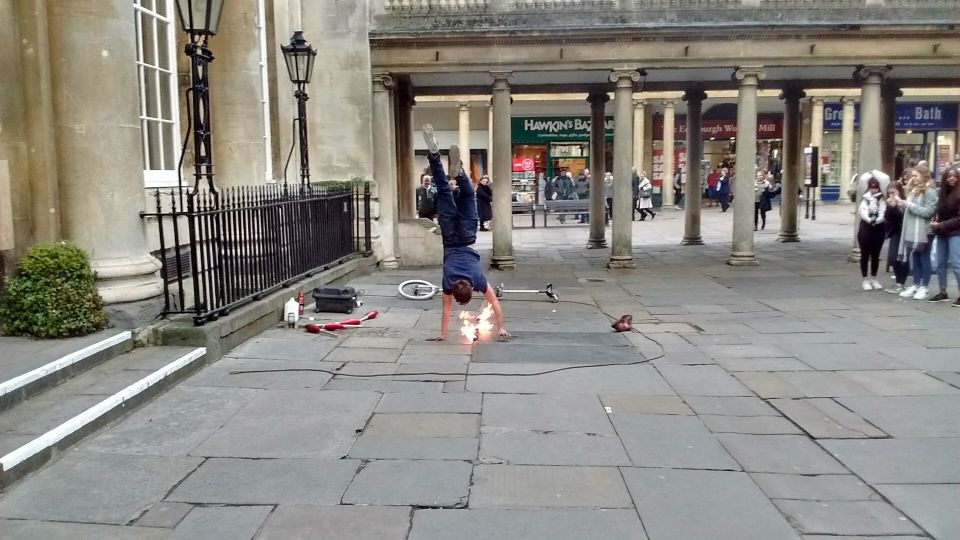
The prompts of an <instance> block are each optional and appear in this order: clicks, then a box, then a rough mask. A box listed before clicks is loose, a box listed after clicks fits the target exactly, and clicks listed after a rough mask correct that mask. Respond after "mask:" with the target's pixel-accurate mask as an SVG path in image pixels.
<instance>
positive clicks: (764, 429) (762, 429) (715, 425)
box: [700, 415, 803, 435]
mask: <svg viewBox="0 0 960 540" xmlns="http://www.w3.org/2000/svg"><path fill="white" fill-rule="evenodd" d="M700 420H701V421H702V422H703V423H704V425H706V426H707V429H709V430H710V431H712V432H713V433H750V434H754V435H799V434H801V433H803V432H802V431H800V428H798V427H797V426H795V425H794V424H793V423H792V422H790V421H789V420H787V419H786V418H781V417H779V416H755V417H749V416H714V415H705V416H701V417H700Z"/></svg>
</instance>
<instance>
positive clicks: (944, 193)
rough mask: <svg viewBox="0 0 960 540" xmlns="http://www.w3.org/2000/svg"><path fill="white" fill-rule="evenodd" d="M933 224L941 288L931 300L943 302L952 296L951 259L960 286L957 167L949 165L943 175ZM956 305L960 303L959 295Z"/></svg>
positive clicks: (959, 188) (931, 225) (959, 221)
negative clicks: (948, 280)
mask: <svg viewBox="0 0 960 540" xmlns="http://www.w3.org/2000/svg"><path fill="white" fill-rule="evenodd" d="M930 228H931V229H933V233H934V234H935V235H936V239H937V240H936V241H937V249H936V260H935V261H932V262H933V263H935V264H936V266H937V281H938V282H939V285H940V292H939V293H938V294H937V295H936V296H934V297H933V298H931V299H930V301H931V302H944V301H948V300H950V297H949V296H947V263H948V262H949V263H950V266H952V267H953V276H954V277H955V278H957V285H958V286H960V170H958V169H956V168H951V169H947V170H946V171H945V172H944V173H943V176H942V177H940V198H939V199H938V200H937V212H936V214H934V217H933V220H932V221H931V222H930ZM953 305H954V306H956V307H960V298H957V301H956V302H954V303H953Z"/></svg>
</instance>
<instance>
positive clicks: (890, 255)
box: [883, 182, 910, 294]
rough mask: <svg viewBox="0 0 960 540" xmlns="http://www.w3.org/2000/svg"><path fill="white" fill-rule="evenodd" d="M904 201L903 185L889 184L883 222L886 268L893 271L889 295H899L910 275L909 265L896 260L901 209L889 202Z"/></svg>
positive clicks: (900, 230)
mask: <svg viewBox="0 0 960 540" xmlns="http://www.w3.org/2000/svg"><path fill="white" fill-rule="evenodd" d="M898 197H899V198H900V199H905V198H906V196H905V195H904V192H903V184H901V183H900V182H890V186H889V187H887V201H888V203H887V211H886V213H885V214H884V216H883V222H884V223H885V224H886V227H887V238H888V241H887V267H888V268H890V269H892V270H893V279H894V284H893V285H892V286H890V288H888V289H886V292H888V293H891V294H900V293H901V292H903V290H904V289H905V288H906V287H907V276H908V275H909V274H910V263H908V262H906V261H901V260H899V259H898V258H897V249H898V248H899V246H900V235H901V232H902V230H903V209H902V208H900V207H899V206H897V205H895V204H889V201H890V200H892V199H896V198H898Z"/></svg>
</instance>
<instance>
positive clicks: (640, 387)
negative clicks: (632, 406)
mask: <svg viewBox="0 0 960 540" xmlns="http://www.w3.org/2000/svg"><path fill="white" fill-rule="evenodd" d="M568 366H569V364H567V365H563V364H560V365H558V364H537V365H515V364H473V365H471V366H470V376H468V377H467V390H468V391H470V392H496V393H516V394H520V393H550V394H602V393H610V394H643V395H658V396H671V395H675V392H674V391H673V389H671V388H670V386H669V385H668V384H667V383H666V381H664V380H663V377H661V376H660V374H659V373H658V372H657V371H656V370H655V369H654V368H653V366H650V365H643V364H641V365H638V366H612V367H603V368H586V369H578V370H576V371H560V372H556V373H548V374H546V375H538V376H536V377H510V376H495V375H490V376H480V377H474V376H473V375H474V374H484V373H505V374H510V373H534V372H542V371H548V370H552V369H559V368H565V367H568Z"/></svg>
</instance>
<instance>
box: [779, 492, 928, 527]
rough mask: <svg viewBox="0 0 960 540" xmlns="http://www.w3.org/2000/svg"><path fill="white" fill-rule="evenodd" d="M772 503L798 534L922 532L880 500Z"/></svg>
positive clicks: (780, 501)
mask: <svg viewBox="0 0 960 540" xmlns="http://www.w3.org/2000/svg"><path fill="white" fill-rule="evenodd" d="M773 502H774V504H776V505H777V508H779V509H780V511H781V512H783V513H784V514H785V515H786V516H787V518H788V519H789V520H790V522H791V523H792V524H793V525H794V526H795V527H797V528H798V529H799V530H800V532H801V533H808V534H832V535H851V534H861V535H890V534H918V533H921V534H922V533H923V531H922V530H920V529H919V528H918V527H917V526H916V525H914V524H913V523H912V522H911V521H910V520H909V519H907V518H906V517H905V516H904V515H903V514H901V513H900V512H898V511H897V510H896V509H895V508H894V507H892V506H890V505H889V504H887V503H885V502H882V501H829V502H822V501H784V500H775V501H773Z"/></svg>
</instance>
